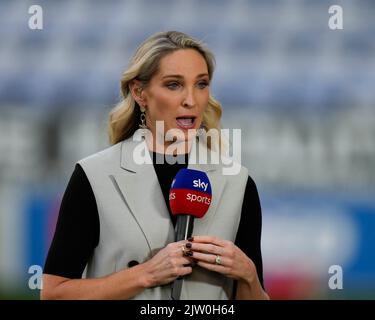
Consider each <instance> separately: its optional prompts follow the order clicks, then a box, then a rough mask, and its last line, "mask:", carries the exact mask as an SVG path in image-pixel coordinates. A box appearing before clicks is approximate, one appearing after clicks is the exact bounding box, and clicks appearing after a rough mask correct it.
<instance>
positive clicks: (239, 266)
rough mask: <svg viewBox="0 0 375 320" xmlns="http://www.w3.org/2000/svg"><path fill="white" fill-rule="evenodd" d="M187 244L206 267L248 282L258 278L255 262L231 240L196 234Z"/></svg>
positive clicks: (200, 263) (194, 255)
mask: <svg viewBox="0 0 375 320" xmlns="http://www.w3.org/2000/svg"><path fill="white" fill-rule="evenodd" d="M185 246H186V247H187V249H189V250H191V251H192V252H193V255H192V257H193V258H194V259H195V260H196V262H197V264H198V265H199V266H201V267H203V268H205V269H208V270H211V271H216V272H219V273H221V274H223V275H225V276H227V277H230V278H233V279H236V280H243V281H246V282H248V283H253V282H254V280H256V279H257V272H256V267H255V265H254V263H253V262H252V261H251V259H250V258H249V257H248V256H247V255H246V254H245V253H244V252H243V251H242V250H241V249H240V248H238V247H237V246H236V245H235V244H234V243H233V242H231V241H228V240H222V239H219V238H217V237H213V236H194V241H193V242H190V244H189V243H188V244H186V245H185Z"/></svg>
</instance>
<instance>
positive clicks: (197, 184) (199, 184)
mask: <svg viewBox="0 0 375 320" xmlns="http://www.w3.org/2000/svg"><path fill="white" fill-rule="evenodd" d="M175 182H176V178H174V179H173V181H172V186H171V187H172V188H173V187H174V183H175ZM193 187H194V188H198V189H202V191H204V192H206V191H207V188H208V182H204V181H202V180H201V179H197V180H193Z"/></svg>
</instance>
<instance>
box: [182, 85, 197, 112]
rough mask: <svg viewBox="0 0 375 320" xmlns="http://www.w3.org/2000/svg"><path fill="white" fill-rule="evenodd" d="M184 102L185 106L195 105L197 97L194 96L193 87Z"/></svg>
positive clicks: (188, 91)
mask: <svg viewBox="0 0 375 320" xmlns="http://www.w3.org/2000/svg"><path fill="white" fill-rule="evenodd" d="M182 104H183V106H184V107H190V108H191V107H194V106H195V97H194V91H193V89H189V90H187V92H186V95H185V98H184V100H183V103H182Z"/></svg>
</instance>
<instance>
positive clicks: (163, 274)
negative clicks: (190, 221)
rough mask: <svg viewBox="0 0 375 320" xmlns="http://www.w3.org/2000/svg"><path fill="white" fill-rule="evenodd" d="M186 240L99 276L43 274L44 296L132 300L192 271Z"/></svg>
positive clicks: (49, 297) (42, 295)
mask: <svg viewBox="0 0 375 320" xmlns="http://www.w3.org/2000/svg"><path fill="white" fill-rule="evenodd" d="M185 244H186V240H182V241H179V242H172V243H169V244H168V245H167V246H166V247H165V248H163V249H161V250H160V251H159V252H158V253H157V254H156V255H154V256H153V257H152V258H151V259H150V260H147V261H146V262H144V263H142V264H139V265H136V266H134V267H132V268H127V269H123V270H121V271H119V272H116V273H112V274H110V275H108V276H105V277H102V278H95V279H70V278H65V277H60V276H56V275H50V274H44V275H43V289H42V291H41V299H85V300H87V299H129V298H132V297H134V296H135V295H137V294H139V293H141V292H142V291H143V290H145V289H147V288H153V287H156V286H161V285H165V284H167V283H170V282H172V281H174V280H175V279H176V278H177V277H179V276H185V275H187V274H190V273H191V272H192V267H191V262H192V261H191V259H190V258H189V257H186V256H183V254H182V250H181V248H182V247H183V246H184V245H185Z"/></svg>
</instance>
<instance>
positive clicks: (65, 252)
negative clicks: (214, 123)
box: [44, 153, 264, 288]
mask: <svg viewBox="0 0 375 320" xmlns="http://www.w3.org/2000/svg"><path fill="white" fill-rule="evenodd" d="M187 156H188V154H186V155H185V164H181V163H180V162H181V161H178V163H175V164H169V163H167V162H165V161H164V163H163V164H156V163H155V162H156V161H155V159H156V154H155V153H153V155H152V157H153V162H154V168H155V171H156V175H157V177H158V180H159V183H160V186H161V190H162V192H163V196H164V199H165V202H166V204H167V207H168V210H169V214H170V216H171V220H172V222H173V225H175V222H176V218H175V217H174V216H173V215H172V214H171V211H170V207H169V189H170V186H171V184H172V180H173V178H174V177H175V175H176V174H177V172H178V171H179V170H180V169H181V168H186V167H187ZM99 226H100V224H99V214H98V209H97V206H96V200H95V196H94V193H93V191H92V188H91V185H90V182H89V180H88V179H87V176H86V174H85V172H84V170H83V169H82V167H81V166H80V165H79V164H77V165H76V166H75V169H74V172H73V174H72V176H71V178H70V180H69V183H68V186H67V188H66V190H65V193H64V196H63V199H62V202H61V206H60V212H59V217H58V220H57V225H56V230H55V234H54V237H53V240H52V243H51V246H50V249H49V251H48V255H47V259H46V262H45V266H44V273H46V274H53V275H57V276H61V277H66V278H71V279H78V278H81V277H82V273H83V270H84V269H85V266H86V264H87V262H88V260H89V258H90V256H91V255H92V253H93V251H94V249H95V247H96V246H97V245H98V243H99V236H100V227H99ZM261 228H262V215H261V207H260V202H259V196H258V191H257V187H256V185H255V183H254V181H253V179H251V177H250V176H249V177H248V180H247V184H246V190H245V196H244V200H243V204H242V212H241V220H240V224H239V228H238V232H237V235H236V240H235V244H236V245H237V246H238V247H239V248H240V249H241V250H242V251H243V252H244V253H245V254H246V255H247V256H248V257H249V258H250V259H251V260H252V261H253V262H254V264H255V266H256V269H257V273H258V277H259V281H260V283H261V285H262V287H263V288H264V286H263V266H262V254H261V246H260V241H261ZM235 285H236V283H235Z"/></svg>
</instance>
